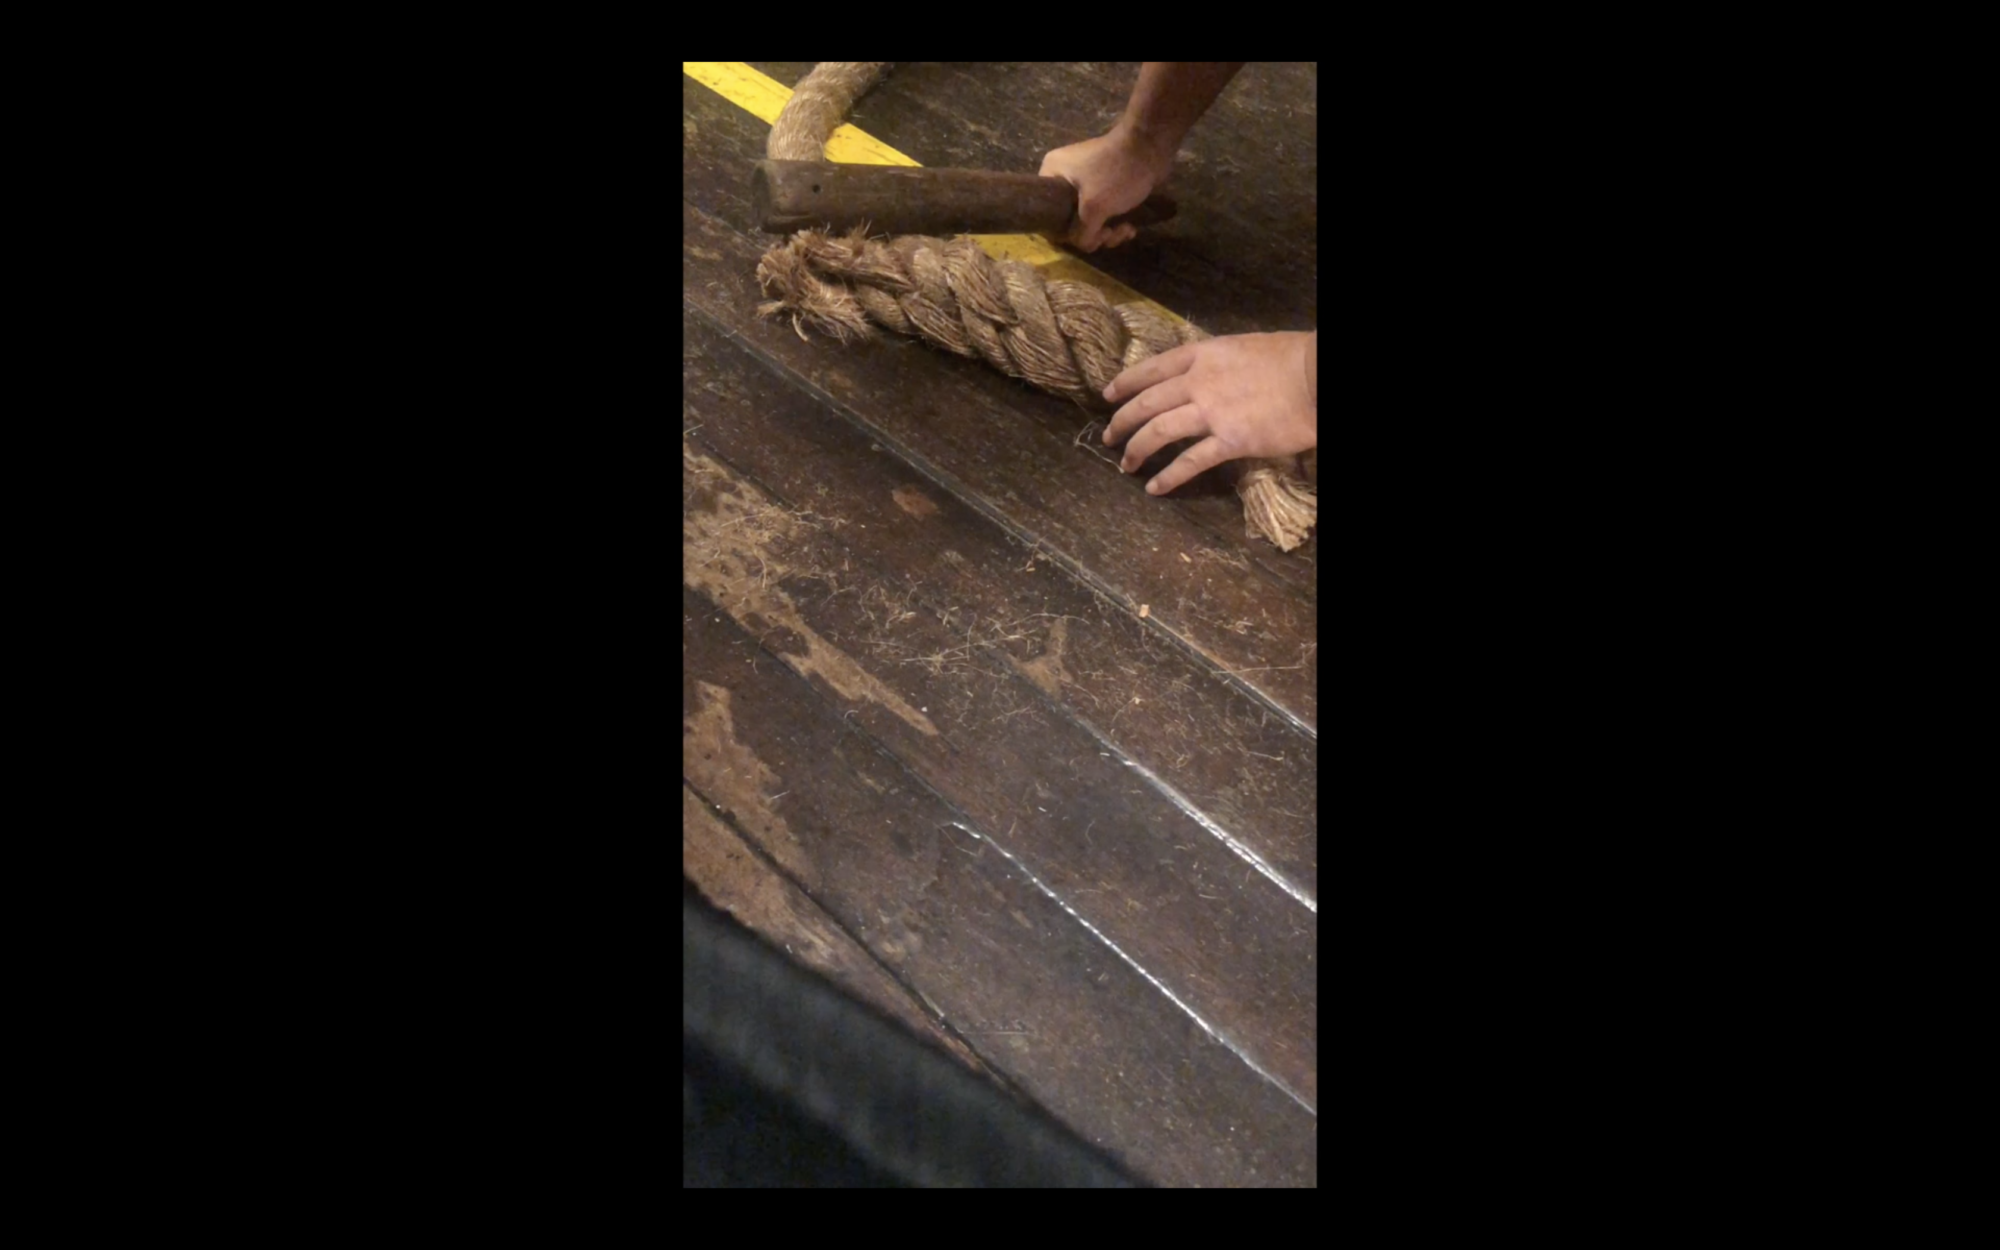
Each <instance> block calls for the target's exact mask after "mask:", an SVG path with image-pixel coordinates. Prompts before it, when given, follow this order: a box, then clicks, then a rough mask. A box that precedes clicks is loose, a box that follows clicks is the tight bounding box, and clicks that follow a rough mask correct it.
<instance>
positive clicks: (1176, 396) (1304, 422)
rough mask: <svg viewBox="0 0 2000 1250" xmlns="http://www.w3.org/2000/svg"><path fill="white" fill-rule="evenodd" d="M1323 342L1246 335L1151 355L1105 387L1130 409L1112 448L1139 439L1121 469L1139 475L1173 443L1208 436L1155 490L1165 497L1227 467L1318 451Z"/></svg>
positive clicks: (1117, 421)
mask: <svg viewBox="0 0 2000 1250" xmlns="http://www.w3.org/2000/svg"><path fill="white" fill-rule="evenodd" d="M1317 340H1318V336H1317V335H1314V334H1300V333H1288V334H1237V335H1231V336H1228V337H1226V338H1216V339H1204V340H1202V341H1201V342H1199V343H1188V344H1185V345H1183V346H1181V347H1176V348H1175V349H1174V350H1172V351H1170V352H1162V353H1161V354H1160V355H1158V356H1152V357H1148V358H1147V359H1145V360H1142V361H1140V362H1139V363H1138V364H1136V365H1133V366H1132V367H1131V368H1130V369H1127V370H1126V371H1125V372H1123V373H1121V374H1119V375H1118V376H1117V377H1116V378H1114V379H1112V382H1111V385H1110V386H1108V387H1106V388H1105V390H1104V398H1105V399H1106V400H1108V401H1109V402H1111V403H1114V404H1123V405H1124V406H1123V407H1121V408H1119V409H1118V412H1117V413H1116V415H1114V416H1113V417H1112V418H1111V424H1110V425H1109V426H1107V427H1106V428H1105V431H1104V443H1105V446H1107V447H1108V446H1112V445H1114V444H1116V443H1118V442H1120V441H1121V440H1123V439H1127V438H1129V439H1131V440H1132V441H1131V442H1129V443H1126V444H1125V457H1124V459H1123V460H1121V461H1120V462H1119V465H1118V467H1119V468H1120V469H1122V470H1123V471H1124V472H1126V473H1131V472H1134V471H1136V470H1137V469H1138V468H1139V467H1140V466H1141V465H1143V464H1145V463H1146V461H1147V460H1148V459H1149V458H1151V457H1152V455H1153V453H1154V452H1156V451H1158V450H1160V448H1162V447H1165V446H1166V445H1167V444H1169V443H1174V442H1178V441H1180V440H1181V439H1187V438H1198V439H1200V440H1201V441H1200V442H1198V443H1196V444H1195V445H1194V446H1192V447H1190V448H1188V449H1187V450H1186V451H1184V452H1182V453H1181V454H1180V455H1179V456H1177V457H1175V458H1174V462H1173V463H1172V464H1170V465H1168V466H1167V467H1166V468H1165V469H1162V470H1161V471H1160V473H1159V476H1157V477H1155V478H1154V479H1153V480H1152V481H1150V482H1148V483H1147V484H1146V490H1147V491H1148V492H1150V493H1152V494H1155V495H1164V494H1166V493H1167V492H1168V491H1170V490H1172V489H1174V488H1175V487H1176V486H1179V485H1180V484H1181V483H1183V482H1185V481H1187V480H1188V479H1189V478H1192V477H1194V476H1195V475H1196V474H1198V473H1204V472H1206V471H1208V470H1209V469H1212V468H1214V467H1215V466H1216V465H1218V464H1222V463H1224V462H1225V461H1229V460H1237V459H1241V458H1242V457H1245V456H1257V457H1267V458H1272V459H1276V458H1279V457H1283V456H1292V455H1297V454H1298V453H1299V452H1302V451H1306V450H1309V449H1310V448H1312V447H1315V446H1317V445H1318V444H1319V395H1318V378H1319V369H1318V363H1317V361H1316V359H1315V352H1316V351H1317V349H1318V346H1319V344H1318V341H1317Z"/></svg>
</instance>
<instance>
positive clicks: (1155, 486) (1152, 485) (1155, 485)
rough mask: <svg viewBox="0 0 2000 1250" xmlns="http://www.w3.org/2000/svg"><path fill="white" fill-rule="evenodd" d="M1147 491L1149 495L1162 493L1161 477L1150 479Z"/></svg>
mask: <svg viewBox="0 0 2000 1250" xmlns="http://www.w3.org/2000/svg"><path fill="white" fill-rule="evenodd" d="M1146 493H1147V494H1148V495H1157V494H1159V493H1160V479H1159V478H1154V479H1153V480H1152V481H1150V482H1148V483H1146Z"/></svg>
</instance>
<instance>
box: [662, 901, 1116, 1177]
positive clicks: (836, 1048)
mask: <svg viewBox="0 0 2000 1250" xmlns="http://www.w3.org/2000/svg"><path fill="white" fill-rule="evenodd" d="M681 1031H682V1044H683V1047H684V1052H683V1062H682V1078H681V1108H682V1109H681V1129H682V1143H681V1148H682V1164H681V1179H682V1184H683V1185H685V1186H689V1187H720V1186H838V1187H851V1188H861V1187H871V1186H909V1187H922V1188H950V1187H974V1188H1000V1187H1035V1188H1055V1187H1062V1188H1071V1187H1085V1188H1130V1187H1137V1185H1138V1182H1136V1181H1134V1180H1132V1179H1131V1178H1130V1177H1128V1176H1126V1175H1125V1174H1123V1173H1122V1172H1121V1171H1120V1170H1119V1169H1118V1167H1117V1166H1116V1165H1115V1164H1113V1163H1112V1162H1111V1161H1110V1160H1109V1159H1107V1158H1105V1157H1104V1156H1103V1155H1102V1154H1101V1153H1100V1152H1098V1151H1096V1150H1094V1149H1093V1148H1091V1147H1090V1146H1089V1145H1088V1144H1087V1143H1085V1142H1083V1141H1081V1140H1080V1139H1078V1138H1076V1137H1075V1136H1074V1135H1073V1134H1071V1133H1069V1132H1068V1131H1067V1130H1066V1129H1064V1128H1063V1127H1062V1126H1061V1125H1060V1124H1057V1123H1056V1122H1055V1121H1054V1120H1052V1119H1050V1118H1049V1117H1048V1116H1046V1115H1045V1114H1043V1113H1041V1112H1040V1111H1038V1110H1037V1109H1035V1108H1033V1107H1029V1106H1027V1105H1025V1104H1024V1103H1022V1102H1021V1101H1020V1100H1018V1099H1015V1098H1012V1097H1010V1096H1008V1094H1007V1093H1006V1092H1005V1091H1003V1090H1000V1089H997V1088H995V1087H994V1086H993V1085H992V1084H991V1083H989V1082H987V1081H985V1080H983V1079H981V1078H980V1077H978V1076H977V1075H975V1074H974V1073H971V1072H968V1071H967V1070H966V1069H965V1068H964V1066H963V1065H961V1064H959V1063H958V1062H956V1061H955V1060H953V1059H952V1058H950V1057H949V1056H947V1055H944V1054H941V1053H939V1052H938V1051H937V1050H935V1049H933V1048H932V1047H931V1046H929V1045H928V1044H926V1043H925V1042H923V1041H922V1040H921V1039H919V1038H916V1037H914V1036H912V1035H911V1034H910V1033H909V1032H908V1031H907V1030H905V1029H904V1028H902V1027H901V1026H900V1025H898V1024H897V1023H895V1022H894V1021H891V1020H889V1019H887V1018H885V1017H883V1016H882V1015H880V1014H879V1013H877V1012H876V1011H874V1010H873V1009H872V1008H870V1007H868V1006H866V1005H865V1004H862V1003H860V1002H857V1001H855V1000H854V999H852V998H850V997H848V996H847V995H846V994H845V993H844V992H842V991H841V990H840V989H839V988H838V987H836V986H834V985H832V984H830V983H829V982H827V981H826V980H824V979H823V978H820V977H816V976H814V975H813V974H812V973H811V972H809V971H807V970H806V969H803V968H800V967H798V966H797V965H796V964H794V963H793V962H792V961H791V960H790V959H788V958H786V957H785V956H784V954H782V953H781V952H779V951H776V950H773V949H772V948H771V947H769V946H768V945H767V944H765V943H764V942H763V941H762V940H761V939H759V938H758V937H757V936H756V935H755V934H753V933H751V932H749V931H748V930H746V929H744V928H743V927H742V926H741V925H739V924H737V923H736V921H735V920H733V919H732V918H731V917H729V916H727V915H725V914H723V913H722V912H719V911H717V910H716V909H714V908H713V907H710V906H709V905H708V904H707V903H706V902H705V901H704V900H702V899H701V897H700V896H699V895H697V894H696V893H695V892H694V890H693V889H692V888H690V887H688V886H686V884H685V883H683V889H682V904H681Z"/></svg>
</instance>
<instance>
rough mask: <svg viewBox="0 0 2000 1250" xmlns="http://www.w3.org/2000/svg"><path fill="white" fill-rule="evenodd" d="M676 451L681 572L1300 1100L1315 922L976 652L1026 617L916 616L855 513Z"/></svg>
mask: <svg viewBox="0 0 2000 1250" xmlns="http://www.w3.org/2000/svg"><path fill="white" fill-rule="evenodd" d="M702 399H703V392H699V391H697V392H693V393H691V394H690V395H689V398H688V403H689V405H690V408H691V413H690V415H691V416H692V417H693V418H694V419H695V421H696V422H697V423H698V424H699V423H701V417H702V415H703V412H702V409H701V407H700V405H701V403H702ZM698 435H699V432H697V434H696V435H694V436H690V437H692V438H698ZM683 460H684V472H683V478H682V488H683V498H684V500H685V501H686V503H685V505H684V507H685V511H684V513H683V547H682V578H683V580H684V581H685V582H686V583H687V584H688V585H690V586H692V587H695V588H696V589H698V590H699V591H701V593H703V594H704V595H706V596H707V597H708V598H709V599H711V600H713V601H714V602H715V603H716V605H717V606H718V607H719V608H721V609H722V610H723V611H724V612H725V613H727V614H728V615H729V616H730V617H731V618H732V619H734V620H735V621H736V622H737V623H738V624H739V625H741V626H742V627H743V628H744V629H745V630H748V631H750V632H751V634H752V635H753V636H754V637H756V638H758V639H759V640H760V642H761V645H763V646H764V647H765V648H766V649H767V650H770V651H771V652H772V653H773V654H775V655H778V656H780V657H781V658H782V659H783V661H784V663H785V664H786V665H788V666H790V667H791V668H793V669H795V670H796V671H797V672H799V673H800V674H801V675H802V676H805V677H807V678H809V679H810V680H811V682H812V684H813V686H814V688H815V689H819V690H822V691H824V692H825V694H826V697H827V698H829V699H831V700H835V701H837V702H838V703H839V705H840V706H841V707H842V708H843V715H844V716H845V717H846V718H847V720H848V721H849V722H851V724H852V725H853V726H854V728H855V729H856V730H858V731H860V732H863V733H866V734H867V735H869V736H870V737H871V738H872V739H874V740H875V741H877V742H879V743H881V744H882V746H883V748H884V749H885V750H888V751H891V752H893V753H894V754H895V756H896V757H897V758H898V759H900V760H902V761H904V762H905V763H906V764H907V765H908V766H909V767H910V769H911V770H912V771H913V772H915V773H917V774H918V775H920V776H921V777H922V778H923V780H924V783H925V784H926V785H928V786H929V787H931V788H932V789H934V790H935V791H936V793H937V794H938V795H939V796H940V797H942V798H944V799H945V800H946V801H947V802H949V803H950V804H951V805H952V806H953V807H955V808H956V809H958V810H959V811H960V812H962V813H964V815H965V817H966V818H967V819H968V820H969V822H970V823H972V824H974V825H976V826H977V827H979V828H980V829H982V830H984V831H985V832H986V833H987V834H988V835H989V837H990V839H991V840H992V841H993V842H994V843H995V844H996V845H997V846H999V847H1000V848H1003V849H1004V850H1005V851H1006V852H1007V853H1008V854H1009V855H1011V856H1013V857H1015V858H1016V859H1017V860H1018V862H1019V863H1020V864H1021V865H1022V866H1023V867H1024V868H1025V869H1026V870H1028V871H1031V872H1033V873H1034V874H1035V875H1036V877H1037V878H1039V879H1040V880H1041V881H1043V882H1044V883H1046V885H1047V888H1049V889H1050V890H1052V891H1053V892H1054V893H1055V894H1056V896H1057V897H1059V898H1061V899H1062V900H1063V903H1064V905H1065V906H1066V907H1069V908H1071V909H1073V910H1074V912H1075V913H1076V914H1077V915H1079V916H1080V917H1082V918H1083V919H1085V920H1087V921H1088V922H1089V923H1091V924H1092V925H1094V926H1096V928H1097V930H1098V931H1099V932H1101V933H1102V934H1104V936H1105V937H1106V939H1107V940H1109V941H1110V942H1112V943H1115V944H1116V945H1117V946H1118V947H1119V948H1120V949H1121V950H1123V951H1125V952H1127V953H1128V954H1129V955H1130V957H1131V958H1132V959H1134V960H1136V961H1137V962H1138V963H1139V964H1140V965H1142V966H1144V967H1146V968H1147V969H1149V970H1150V971H1151V973H1152V975H1153V976H1154V977H1155V978H1156V979H1157V981H1158V982H1159V984H1160V985H1161V986H1162V987H1164V988H1165V989H1166V990H1167V991H1168V992H1171V993H1172V994H1173V995H1174V996H1175V997H1176V998H1177V999H1178V1000H1179V1001H1180V1002H1181V1003H1183V1004H1186V1006H1187V1008H1188V1010H1189V1011H1190V1012H1191V1013H1193V1014H1195V1015H1197V1016H1199V1017H1200V1018H1201V1019H1203V1020H1205V1021H1208V1022H1209V1024H1210V1026H1211V1027H1212V1028H1213V1029H1214V1030H1215V1031H1216V1032H1217V1033H1218V1034H1219V1035H1220V1036H1222V1037H1225V1038H1227V1039H1229V1044H1231V1045H1232V1046H1233V1047H1234V1048H1235V1049H1236V1050H1237V1051H1238V1052H1239V1053H1240V1054H1242V1055H1243V1056H1244V1057H1245V1059H1246V1061H1247V1062H1251V1063H1254V1064H1256V1065H1257V1066H1258V1067H1259V1068H1260V1069H1261V1070H1262V1071H1263V1072H1265V1073H1266V1074H1268V1076H1269V1077H1270V1079H1272V1080H1273V1081H1274V1082H1277V1083H1280V1084H1282V1086H1283V1087H1284V1088H1286V1089H1287V1090H1289V1091H1291V1092H1292V1093H1293V1094H1294V1095H1295V1096H1296V1097H1297V1098H1299V1099H1300V1101H1301V1102H1302V1103H1304V1104H1305V1105H1306V1106H1308V1107H1311V1106H1313V1105H1314V1104H1315V1102H1316V1100H1317V1096H1318V1093H1317V1090H1318V1069H1317V1058H1316V1054H1315V1033H1314V1030H1315V1029H1316V1027H1317V1020H1316V1017H1315V1012H1314V1003H1315V1001H1316V996H1317V992H1318V989H1317V981H1316V979H1315V975H1314V969H1315V962H1316V959H1317V954H1318V951H1317V936H1316V935H1317V929H1318V917H1317V915H1316V914H1315V913H1314V912H1313V911H1312V910H1309V909H1308V908H1307V907H1306V906H1305V905H1304V904H1303V903H1302V902H1300V901H1299V900H1297V899H1295V898H1294V897H1293V896H1291V895H1290V894H1288V893H1286V892H1285V890H1284V888H1283V887H1282V886H1281V885H1280V884H1279V883H1277V882H1276V881H1274V880H1273V879H1272V878H1270V877H1269V876H1266V875H1264V874H1261V873H1259V872H1257V871H1256V870H1255V869H1254V868H1253V867H1251V866H1249V865H1247V864H1246V863H1245V862H1244V861H1243V859H1242V858H1241V857H1239V856H1238V855H1237V854H1236V853H1235V852H1234V851H1233V850H1232V849H1231V848H1230V847H1229V846H1227V845H1226V844H1225V843H1224V842H1223V841H1222V840H1221V839H1220V838H1219V837H1217V836H1216V835H1215V832H1214V831H1213V829H1212V827H1211V826H1209V825H1206V824H1204V823H1203V819H1202V817H1201V815H1200V813H1199V812H1197V811H1194V810H1192V809H1190V808H1188V807H1186V806H1184V805H1183V804H1180V803H1177V802H1175V801H1174V800H1173V798H1172V797H1171V796H1168V795H1166V794H1163V793H1161V792H1160V791H1159V790H1158V789H1157V788H1155V787H1153V786H1149V785H1148V784H1147V783H1146V781H1145V780H1144V778H1142V777H1140V776H1138V775H1136V773H1135V771H1134V770H1133V768H1132V767H1131V765H1130V763H1129V762H1128V761H1126V760H1124V759H1122V758H1120V757H1118V756H1116V755H1114V754H1113V753H1112V752H1111V751H1109V750H1107V749H1106V744H1105V743H1104V742H1103V740H1102V739H1101V738H1100V737H1099V736H1097V735H1095V734H1093V733H1091V732H1089V731H1088V730H1087V729H1085V728H1084V727H1082V726H1080V725H1078V724H1077V723H1076V722H1075V721H1073V720H1070V719H1068V718H1065V717H1064V716H1062V715H1061V713H1060V712H1059V711H1058V710H1056V709H1054V708H1052V707H1051V705H1050V702H1049V700H1048V697H1047V695H1046V691H1045V685H1046V678H1044V681H1043V682H1037V680H1036V679H1035V670H1032V669H1031V670H1029V671H1021V668H1019V667H1016V666H1013V665H1004V666H1003V665H1001V664H996V663H994V662H993V661H990V660H987V659H986V658H985V657H983V656H979V655H976V654H975V652H976V650H977V647H978V644H979V643H980V642H981V640H983V639H986V638H989V637H992V636H993V635H996V634H998V635H1001V636H1005V635H1012V634H1021V635H1027V636H1030V637H1032V636H1034V635H1035V634H1037V633H1039V632H1040V630H1039V629H1038V628H1037V626H1039V625H1040V624H1041V622H1037V621H1034V620H1031V619H1018V620H1004V621H997V622H994V621H986V622H982V621H981V620H980V619H978V618H976V617H973V618H971V619H968V617H967V616H966V615H964V614H960V613H957V612H952V611H947V612H945V613H943V614H933V613H932V612H929V611H922V610H918V609H917V608H916V607H915V606H914V603H913V601H914V591H915V589H916V587H914V586H911V585H906V584H904V583H903V582H901V581H899V580H897V579H894V578H893V577H891V576H890V575H889V574H887V573H886V571H885V570H883V569H881V568H880V567H877V566H876V565H875V564H874V563H873V562H872V561H871V559H870V554H869V550H868V547H867V546H865V545H864V544H866V543H867V542H868V541H869V540H870V536H869V535H868V534H867V532H866V529H865V527H866V524H867V523H866V522H855V523H854V526H853V528H854V530H855V532H856V537H855V538H854V539H853V540H849V539H848V538H847V537H846V533H845V531H846V528H847V527H846V526H845V525H843V524H841V521H842V520H843V519H844V518H842V517H840V516H839V515H838V514H837V512H836V511H831V510H828V507H827V506H825V505H822V504H821V502H820V501H819V500H817V499H813V498H808V499H802V500H785V499H783V498H781V497H774V496H773V495H772V494H771V493H770V492H769V491H768V490H766V489H765V488H763V487H762V486H760V485H758V484H756V483H753V482H751V481H748V480H746V479H745V478H744V476H743V475H742V474H741V472H740V471H739V470H738V469H736V468H734V467H732V466H729V465H727V464H725V463H723V462H721V461H719V460H717V459H716V458H714V457H712V456H708V455H705V454H703V453H702V452H701V451H700V450H698V448H697V446H696V445H694V444H692V443H687V442H684V456H683ZM906 502H908V503H910V504H913V505H914V504H915V503H916V502H917V499H916V497H908V496H906ZM838 506H839V505H838V503H837V502H833V503H831V507H832V508H835V509H837V508H838ZM841 579H851V580H846V581H844V582H843V581H842V580H841ZM927 580H928V581H931V582H936V581H938V580H940V576H933V577H931V578H928V579H927ZM841 584H845V585H846V586H847V587H848V588H849V590H850V591H851V593H847V594H841V593H835V591H836V590H837V589H838V586H839V585H841ZM989 665H991V666H989ZM1043 671H1044V672H1046V670H1043ZM1139 710H1143V709H1139ZM1115 715H1116V714H1115V713H1114V716H1115ZM697 788H698V789H699V788H700V787H699V786H697ZM784 862H785V861H784V859H783V858H782V857H780V863H784Z"/></svg>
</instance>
